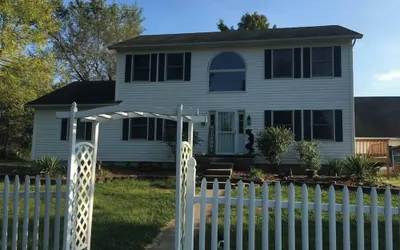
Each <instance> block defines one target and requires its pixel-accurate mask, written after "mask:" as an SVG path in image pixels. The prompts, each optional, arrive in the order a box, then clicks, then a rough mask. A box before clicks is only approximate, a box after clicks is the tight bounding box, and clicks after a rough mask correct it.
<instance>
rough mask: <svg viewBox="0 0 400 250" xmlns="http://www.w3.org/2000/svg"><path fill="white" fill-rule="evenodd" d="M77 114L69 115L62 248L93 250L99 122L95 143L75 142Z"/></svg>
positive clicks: (72, 109) (96, 126) (74, 112)
mask: <svg viewBox="0 0 400 250" xmlns="http://www.w3.org/2000/svg"><path fill="white" fill-rule="evenodd" d="M76 112H77V107H76V104H75V103H74V104H73V105H72V108H71V114H70V121H71V122H70V133H69V135H70V136H69V140H70V147H71V148H70V150H71V151H70V159H69V163H68V177H67V197H66V212H65V219H66V223H65V224H64V244H63V249H65V250H75V249H90V237H91V223H92V209H93V195H94V183H95V182H94V180H95V171H96V157H97V142H98V129H99V124H98V122H95V123H94V125H93V126H94V130H93V138H94V140H93V144H92V143H90V142H80V143H76V127H77V121H76V116H75V115H76Z"/></svg>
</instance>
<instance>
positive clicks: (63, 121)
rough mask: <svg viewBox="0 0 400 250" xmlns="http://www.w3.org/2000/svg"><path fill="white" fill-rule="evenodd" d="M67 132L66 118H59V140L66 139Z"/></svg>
mask: <svg viewBox="0 0 400 250" xmlns="http://www.w3.org/2000/svg"><path fill="white" fill-rule="evenodd" d="M67 133H68V119H67V118H63V119H61V141H66V140H67Z"/></svg>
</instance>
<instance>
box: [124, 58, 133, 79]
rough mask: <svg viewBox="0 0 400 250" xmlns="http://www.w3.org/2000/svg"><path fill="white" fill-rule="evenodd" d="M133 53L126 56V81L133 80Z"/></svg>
mask: <svg viewBox="0 0 400 250" xmlns="http://www.w3.org/2000/svg"><path fill="white" fill-rule="evenodd" d="M131 72H132V55H126V56H125V82H130V81H131Z"/></svg>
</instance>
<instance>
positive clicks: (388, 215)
mask: <svg viewBox="0 0 400 250" xmlns="http://www.w3.org/2000/svg"><path fill="white" fill-rule="evenodd" d="M392 219H393V217H392V194H391V192H390V189H389V188H387V189H386V191H385V239H386V250H393V230H392V229H393V228H392Z"/></svg>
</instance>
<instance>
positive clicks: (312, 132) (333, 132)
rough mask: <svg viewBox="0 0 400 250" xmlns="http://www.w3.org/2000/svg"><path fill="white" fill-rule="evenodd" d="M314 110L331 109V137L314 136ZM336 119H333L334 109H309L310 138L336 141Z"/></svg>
mask: <svg viewBox="0 0 400 250" xmlns="http://www.w3.org/2000/svg"><path fill="white" fill-rule="evenodd" d="M314 111H332V130H333V131H332V139H317V138H314ZM335 126H336V121H335V110H333V109H316V110H311V138H312V140H319V141H336V128H335Z"/></svg>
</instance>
